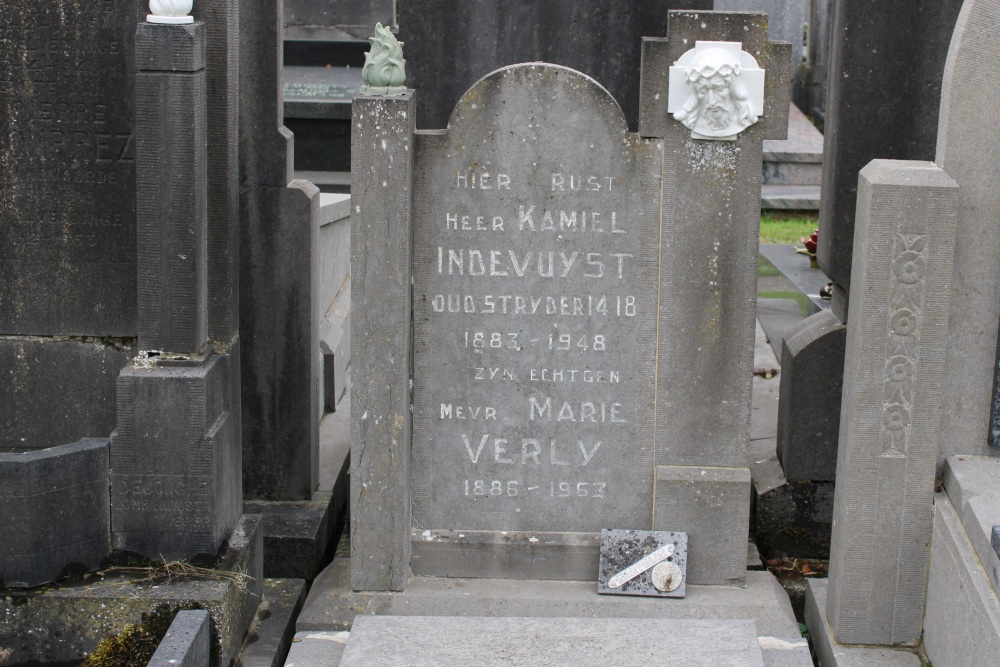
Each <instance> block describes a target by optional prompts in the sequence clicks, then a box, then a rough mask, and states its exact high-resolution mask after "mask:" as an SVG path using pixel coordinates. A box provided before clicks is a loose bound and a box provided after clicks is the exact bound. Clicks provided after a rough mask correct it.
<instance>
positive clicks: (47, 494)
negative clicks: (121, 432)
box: [0, 438, 111, 588]
mask: <svg viewBox="0 0 1000 667" xmlns="http://www.w3.org/2000/svg"><path fill="white" fill-rule="evenodd" d="M108 481H109V480H108V441H107V439H106V438H84V439H83V440H80V441H79V442H74V443H71V444H68V445H59V446H57V447H50V448H47V449H40V450H36V451H32V452H25V453H0V527H2V529H3V539H2V540H0V588H28V587H32V586H38V585H40V584H44V583H47V582H50V581H53V580H55V579H59V578H62V577H66V576H71V575H79V574H83V573H84V572H88V571H90V570H96V569H97V568H99V567H101V566H103V565H104V564H105V561H106V560H107V557H108V548H109V537H110V524H111V521H110V518H111V517H110V502H109V497H108Z"/></svg>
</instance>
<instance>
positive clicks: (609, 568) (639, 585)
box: [597, 528, 687, 598]
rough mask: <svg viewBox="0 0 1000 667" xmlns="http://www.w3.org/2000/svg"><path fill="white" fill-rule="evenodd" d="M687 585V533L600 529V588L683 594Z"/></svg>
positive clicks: (617, 591)
mask: <svg viewBox="0 0 1000 667" xmlns="http://www.w3.org/2000/svg"><path fill="white" fill-rule="evenodd" d="M686 588H687V533H679V532H666V531H653V530H618V529H615V530H608V529H606V528H605V529H603V530H601V562H600V566H599V570H598V576H597V592H598V593H606V594H610V595H650V596H655V597H668V598H682V597H684V594H685V589H686Z"/></svg>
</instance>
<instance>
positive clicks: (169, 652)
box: [148, 609, 212, 667]
mask: <svg viewBox="0 0 1000 667" xmlns="http://www.w3.org/2000/svg"><path fill="white" fill-rule="evenodd" d="M209 619H210V616H209V614H208V612H207V611H205V610H204V609H185V610H182V611H179V612H177V615H176V616H174V621H173V623H171V624H170V627H169V628H167V634H166V635H164V637H163V640H162V641H160V645H159V646H158V647H156V652H155V653H153V657H152V658H150V659H149V663H148V664H149V666H150V667H208V659H209V635H210V634H211V625H212V624H211V621H210V620H209Z"/></svg>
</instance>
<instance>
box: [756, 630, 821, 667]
mask: <svg viewBox="0 0 1000 667" xmlns="http://www.w3.org/2000/svg"><path fill="white" fill-rule="evenodd" d="M757 643H758V645H759V646H760V652H761V655H762V656H763V658H764V665H765V667H812V665H813V664H814V663H813V659H812V655H811V654H810V653H809V640H807V639H805V638H804V637H758V638H757Z"/></svg>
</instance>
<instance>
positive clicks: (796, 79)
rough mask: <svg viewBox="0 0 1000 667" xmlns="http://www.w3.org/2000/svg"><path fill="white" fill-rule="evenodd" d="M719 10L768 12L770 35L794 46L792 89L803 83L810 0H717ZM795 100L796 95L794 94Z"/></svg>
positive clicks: (716, 6)
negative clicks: (802, 70) (803, 62)
mask: <svg viewBox="0 0 1000 667" xmlns="http://www.w3.org/2000/svg"><path fill="white" fill-rule="evenodd" d="M715 10H716V11H729V12H736V11H739V12H766V13H767V34H768V37H770V38H771V39H772V40H781V41H783V42H788V43H789V44H791V45H792V89H793V90H795V89H797V88H800V87H801V86H802V83H803V82H802V80H801V75H802V73H801V71H800V70H801V65H802V59H803V47H804V46H805V41H804V39H803V35H804V34H805V30H806V26H807V25H808V17H807V14H808V12H809V2H808V1H807V0H715ZM792 97H793V99H795V98H796V95H795V94H794V93H793V95H792Z"/></svg>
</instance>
